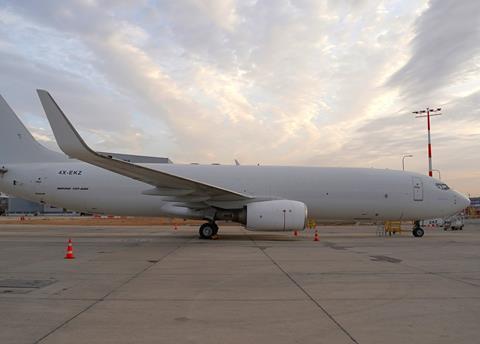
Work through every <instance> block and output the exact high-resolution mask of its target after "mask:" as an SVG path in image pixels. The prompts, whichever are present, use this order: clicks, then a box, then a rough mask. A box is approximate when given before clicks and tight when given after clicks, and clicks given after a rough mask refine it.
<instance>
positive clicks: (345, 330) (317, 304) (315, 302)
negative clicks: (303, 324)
mask: <svg viewBox="0 0 480 344" xmlns="http://www.w3.org/2000/svg"><path fill="white" fill-rule="evenodd" d="M247 237H248V238H249V239H250V240H252V241H253V242H254V244H255V245H257V242H256V241H255V240H254V239H252V237H251V236H249V235H247ZM257 247H258V245H257ZM258 248H259V250H260V251H261V252H263V254H264V255H265V256H266V257H267V258H268V259H270V261H271V262H272V263H273V264H274V265H275V266H276V267H277V268H278V269H279V270H280V271H281V272H282V273H283V274H284V275H285V276H286V277H287V278H288V279H289V280H290V281H291V282H292V283H293V284H294V285H295V286H296V287H297V288H298V289H299V290H300V291H301V292H302V293H303V294H304V295H305V296H307V298H308V299H310V301H312V302H313V303H314V304H315V305H316V306H317V307H318V308H319V309H320V310H321V311H322V312H323V313H324V314H325V315H326V316H327V317H328V318H329V319H330V320H331V321H332V322H333V323H334V324H335V325H336V326H337V327H338V328H339V329H340V330H341V331H342V332H343V333H344V334H345V335H347V337H348V338H350V340H351V341H352V342H353V343H356V344H359V343H358V341H357V340H356V339H355V338H354V337H353V336H352V335H351V334H350V333H349V332H348V331H347V329H346V328H345V327H343V326H342V324H340V323H339V322H338V321H337V320H336V319H335V318H334V317H333V316H332V315H331V314H330V313H329V312H328V311H327V310H326V309H325V307H323V306H322V305H321V304H320V303H319V302H318V301H317V300H315V299H314V298H313V297H312V295H310V294H309V293H308V292H307V291H306V290H305V289H304V288H303V287H302V286H301V285H300V284H299V283H298V282H297V281H296V280H295V279H294V278H293V277H292V276H290V274H289V273H288V272H287V271H286V270H284V269H283V268H282V267H281V266H280V265H279V264H278V263H277V262H276V261H275V260H274V259H273V258H272V257H271V256H270V255H269V254H268V253H267V252H266V249H264V248H262V247H258Z"/></svg>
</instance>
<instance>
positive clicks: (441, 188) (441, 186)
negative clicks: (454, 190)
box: [435, 183, 450, 190]
mask: <svg viewBox="0 0 480 344" xmlns="http://www.w3.org/2000/svg"><path fill="white" fill-rule="evenodd" d="M435 185H436V186H437V188H439V189H440V190H450V188H449V187H448V185H447V184H443V183H435Z"/></svg>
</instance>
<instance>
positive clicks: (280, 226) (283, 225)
mask: <svg viewBox="0 0 480 344" xmlns="http://www.w3.org/2000/svg"><path fill="white" fill-rule="evenodd" d="M245 215H246V216H245V223H244V224H245V227H246V228H247V229H248V230H251V231H293V230H302V229H304V228H305V227H306V225H307V206H306V205H305V204H304V203H302V202H298V201H290V200H273V201H263V202H253V203H249V204H247V206H246V214H245Z"/></svg>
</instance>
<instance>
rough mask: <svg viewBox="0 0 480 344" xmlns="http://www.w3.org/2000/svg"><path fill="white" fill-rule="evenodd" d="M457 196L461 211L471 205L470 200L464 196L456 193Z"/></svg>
mask: <svg viewBox="0 0 480 344" xmlns="http://www.w3.org/2000/svg"><path fill="white" fill-rule="evenodd" d="M456 196H457V204H458V205H459V206H460V207H461V210H463V209H465V208H466V207H468V206H469V205H470V199H469V198H467V197H465V196H464V195H462V194H460V193H458V192H457V193H456Z"/></svg>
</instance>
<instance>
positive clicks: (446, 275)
mask: <svg viewBox="0 0 480 344" xmlns="http://www.w3.org/2000/svg"><path fill="white" fill-rule="evenodd" d="M358 254H360V255H363V256H367V255H368V256H369V257H370V255H369V254H368V253H358ZM398 265H401V266H405V267H408V268H411V269H414V270H417V271H421V272H422V273H421V275H433V276H437V277H441V278H444V279H447V280H451V281H455V282H458V283H462V284H465V285H469V286H472V287H477V288H478V287H480V285H479V284H476V283H473V282H468V281H464V280H461V279H458V278H453V277H450V276H448V274H452V273H462V272H461V271H452V272H434V271H428V270H425V269H422V268H421V267H418V266H414V265H410V264H407V263H405V262H404V261H403V260H401V261H400V262H399V263H398ZM474 273H475V271H474Z"/></svg>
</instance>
